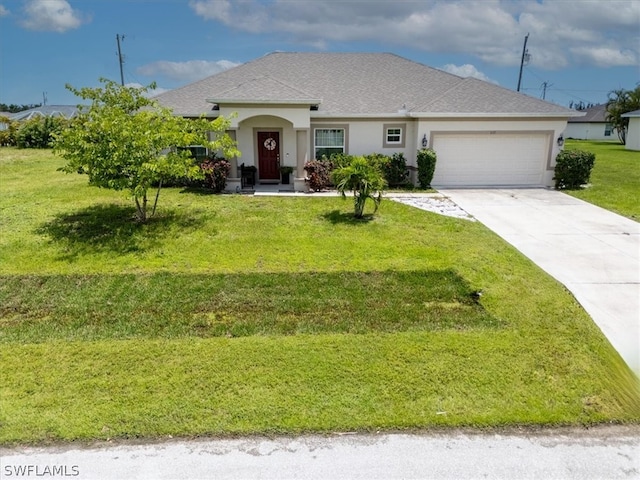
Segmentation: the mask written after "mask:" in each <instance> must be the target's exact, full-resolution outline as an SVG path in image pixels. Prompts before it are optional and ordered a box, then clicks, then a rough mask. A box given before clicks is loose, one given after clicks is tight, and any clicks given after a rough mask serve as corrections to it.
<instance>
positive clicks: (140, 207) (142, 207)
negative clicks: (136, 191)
mask: <svg viewBox="0 0 640 480" xmlns="http://www.w3.org/2000/svg"><path fill="white" fill-rule="evenodd" d="M136 209H137V217H138V221H139V222H140V223H145V222H146V221H147V196H146V195H144V196H143V197H142V204H140V199H139V198H138V197H136Z"/></svg>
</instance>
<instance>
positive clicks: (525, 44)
mask: <svg viewBox="0 0 640 480" xmlns="http://www.w3.org/2000/svg"><path fill="white" fill-rule="evenodd" d="M527 40H529V34H528V33H527V35H526V36H525V37H524V46H523V47H522V58H521V59H520V75H518V90H517V91H518V92H519V91H520V84H521V83H522V67H523V66H524V62H525V59H526V61H527V62H528V61H529V52H527Z"/></svg>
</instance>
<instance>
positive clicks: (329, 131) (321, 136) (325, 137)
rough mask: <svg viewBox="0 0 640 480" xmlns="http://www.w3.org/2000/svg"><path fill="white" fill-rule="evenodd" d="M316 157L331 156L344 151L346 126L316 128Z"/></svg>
mask: <svg viewBox="0 0 640 480" xmlns="http://www.w3.org/2000/svg"><path fill="white" fill-rule="evenodd" d="M314 140H315V142H314V144H315V158H316V159H318V160H319V159H321V158H322V157H323V156H327V158H328V157H330V156H331V155H332V154H334V153H344V128H316V130H315V138H314Z"/></svg>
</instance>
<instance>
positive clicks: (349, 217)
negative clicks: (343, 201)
mask: <svg viewBox="0 0 640 480" xmlns="http://www.w3.org/2000/svg"><path fill="white" fill-rule="evenodd" d="M322 217H323V218H324V219H325V220H328V221H329V222H331V223H332V224H334V225H337V224H339V223H342V224H347V225H365V224H367V223H369V222H371V221H372V220H374V218H375V217H374V216H373V214H372V213H368V214H366V215H363V217H362V218H356V217H355V216H354V215H353V212H349V213H345V212H341V211H340V210H333V211H331V212H329V213H325V214H323V215H322Z"/></svg>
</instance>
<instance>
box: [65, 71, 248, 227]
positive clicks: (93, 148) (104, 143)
mask: <svg viewBox="0 0 640 480" xmlns="http://www.w3.org/2000/svg"><path fill="white" fill-rule="evenodd" d="M100 82H101V83H102V84H103V87H98V88H81V89H79V90H78V89H75V88H73V87H72V86H70V85H67V89H69V90H70V91H71V92H73V93H74V94H75V95H77V96H79V97H81V98H82V99H84V100H90V101H91V105H90V106H88V107H83V108H82V109H81V110H80V113H79V115H78V116H77V117H76V118H75V119H73V121H72V122H71V124H70V126H69V128H67V129H65V130H63V131H62V132H61V133H60V134H58V135H57V136H56V138H55V140H54V144H53V146H54V152H56V153H57V154H59V155H60V156H62V157H63V158H64V159H65V160H67V163H66V165H65V166H64V167H62V169H61V170H62V171H64V172H67V173H75V172H79V173H84V174H87V175H88V176H89V184H90V185H95V186H98V187H102V188H110V189H113V190H128V191H129V192H130V193H131V196H132V197H133V199H134V200H135V204H136V209H137V218H138V220H139V221H140V222H145V221H146V220H147V203H148V201H147V192H148V191H149V189H150V188H151V187H152V186H154V185H159V186H158V192H157V194H156V199H155V203H154V206H153V212H152V215H153V214H154V213H155V208H156V204H157V201H158V195H159V193H160V188H161V187H162V181H163V180H166V179H168V178H176V177H183V178H188V179H198V178H203V176H204V175H203V172H202V170H201V169H200V167H199V165H196V164H195V163H194V160H193V158H192V157H191V152H190V151H189V149H186V148H179V147H186V146H188V145H202V146H205V147H207V148H209V149H210V150H211V151H214V152H220V153H222V154H223V155H224V156H227V157H228V156H234V155H238V154H239V152H238V151H237V149H236V144H235V141H233V140H232V139H231V138H230V137H229V136H228V135H227V134H226V133H225V132H226V130H227V129H228V128H229V120H227V119H226V118H224V117H218V118H216V119H215V120H213V121H210V120H207V119H205V118H199V119H195V120H192V119H185V118H182V117H177V116H174V115H173V114H172V112H171V110H170V109H168V108H164V107H161V106H159V105H158V104H157V103H156V102H155V101H153V100H151V99H149V98H147V97H146V96H145V93H146V92H148V91H149V90H151V89H153V88H155V84H151V85H149V86H148V87H143V88H134V87H124V86H120V85H119V84H117V83H115V82H112V81H110V80H107V79H100Z"/></svg>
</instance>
